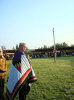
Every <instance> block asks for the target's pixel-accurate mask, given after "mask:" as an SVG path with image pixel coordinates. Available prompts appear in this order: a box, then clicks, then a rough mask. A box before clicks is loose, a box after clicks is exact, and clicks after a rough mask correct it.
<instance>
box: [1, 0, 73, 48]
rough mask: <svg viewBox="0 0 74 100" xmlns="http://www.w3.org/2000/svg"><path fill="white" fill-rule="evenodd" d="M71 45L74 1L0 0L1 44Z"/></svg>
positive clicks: (31, 46)
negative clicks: (64, 43)
mask: <svg viewBox="0 0 74 100" xmlns="http://www.w3.org/2000/svg"><path fill="white" fill-rule="evenodd" d="M53 27H54V34H55V43H63V42H66V43H67V44H68V45H72V44H74V0H0V46H5V47H6V49H12V48H13V47H16V44H19V43H20V42H25V43H26V45H27V47H28V48H29V49H37V48H40V47H43V46H44V45H47V46H48V47H50V46H52V45H53V43H54V42H53V31H52V29H53Z"/></svg>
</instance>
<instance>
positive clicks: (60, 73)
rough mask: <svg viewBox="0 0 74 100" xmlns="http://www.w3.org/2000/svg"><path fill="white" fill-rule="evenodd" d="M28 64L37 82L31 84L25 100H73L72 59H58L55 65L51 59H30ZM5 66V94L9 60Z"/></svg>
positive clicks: (73, 66)
mask: <svg viewBox="0 0 74 100" xmlns="http://www.w3.org/2000/svg"><path fill="white" fill-rule="evenodd" d="M30 62H31V64H32V67H33V69H34V71H35V74H36V76H37V78H38V80H37V81H36V82H35V83H32V84H31V91H30V93H29V94H28V95H27V100H74V57H58V58H57V62H56V63H54V59H53V58H43V59H42V58H41V59H30ZM7 64H8V71H7V76H6V80H5V92H6V83H7V77H8V73H9V70H10V66H11V60H10V61H7ZM6 100H7V99H6ZM15 100H18V94H17V96H16V98H15Z"/></svg>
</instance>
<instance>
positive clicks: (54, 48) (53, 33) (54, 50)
mask: <svg viewBox="0 0 74 100" xmlns="http://www.w3.org/2000/svg"><path fill="white" fill-rule="evenodd" d="M53 41H54V51H53V52H54V62H55V63H56V45H55V35H54V28H53Z"/></svg>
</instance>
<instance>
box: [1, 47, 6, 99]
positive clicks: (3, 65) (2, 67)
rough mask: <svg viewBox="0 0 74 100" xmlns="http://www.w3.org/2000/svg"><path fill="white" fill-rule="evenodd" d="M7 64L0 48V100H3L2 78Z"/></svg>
mask: <svg viewBox="0 0 74 100" xmlns="http://www.w3.org/2000/svg"><path fill="white" fill-rule="evenodd" d="M6 71H7V64H6V59H5V58H4V56H3V52H2V48H1V47H0V100H4V97H3V92H4V78H5V76H6Z"/></svg>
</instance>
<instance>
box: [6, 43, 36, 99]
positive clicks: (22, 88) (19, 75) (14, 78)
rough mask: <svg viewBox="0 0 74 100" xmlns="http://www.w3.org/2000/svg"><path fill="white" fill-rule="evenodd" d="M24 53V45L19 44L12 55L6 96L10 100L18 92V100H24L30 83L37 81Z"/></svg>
mask: <svg viewBox="0 0 74 100" xmlns="http://www.w3.org/2000/svg"><path fill="white" fill-rule="evenodd" d="M25 51H26V44H25V43H20V44H19V48H18V49H17V51H16V52H15V54H14V58H13V61H12V65H11V69H10V73H9V79H8V84H7V96H8V98H9V99H10V100H14V98H15V96H16V94H17V92H19V100H26V95H27V94H28V93H29V91H30V83H31V82H34V81H36V80H37V78H36V76H35V73H34V71H33V69H32V67H31V64H30V63H29V56H27V57H26V55H25V53H24V52H25Z"/></svg>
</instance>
